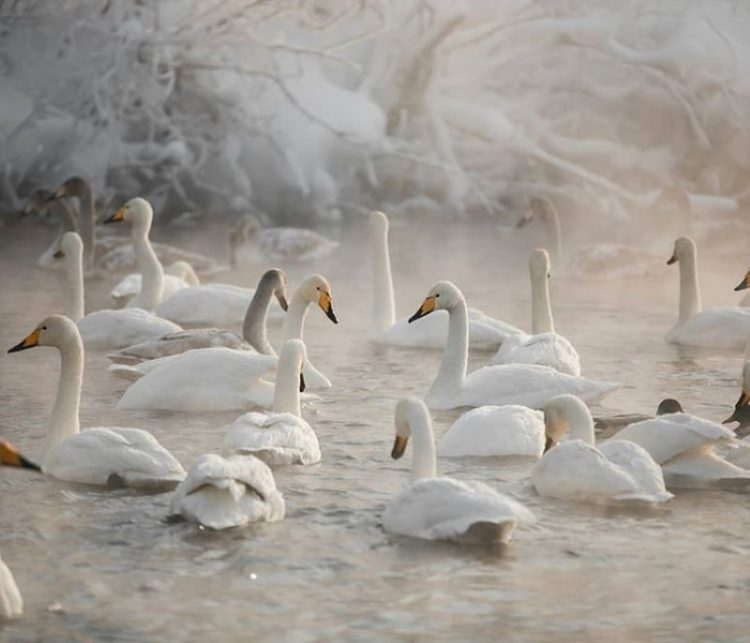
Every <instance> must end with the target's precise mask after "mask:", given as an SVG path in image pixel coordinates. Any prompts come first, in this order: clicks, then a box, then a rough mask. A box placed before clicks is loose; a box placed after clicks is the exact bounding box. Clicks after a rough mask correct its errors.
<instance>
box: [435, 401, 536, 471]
mask: <svg viewBox="0 0 750 643" xmlns="http://www.w3.org/2000/svg"><path fill="white" fill-rule="evenodd" d="M543 451H544V415H543V414H542V412H541V411H535V410H533V409H530V408H529V407H527V406H518V405H516V404H507V405H505V406H480V407H478V408H476V409H472V410H471V411H467V412H466V413H464V414H463V415H462V416H461V417H459V418H458V419H457V420H456V421H455V422H454V423H453V424H452V425H451V426H450V428H449V429H448V430H447V431H446V432H445V433H444V434H443V436H442V437H441V438H440V440H438V445H437V453H438V455H439V456H440V457H441V458H442V457H446V458H460V457H464V456H516V455H518V456H530V457H537V458H538V457H539V456H541V455H542V452H543Z"/></svg>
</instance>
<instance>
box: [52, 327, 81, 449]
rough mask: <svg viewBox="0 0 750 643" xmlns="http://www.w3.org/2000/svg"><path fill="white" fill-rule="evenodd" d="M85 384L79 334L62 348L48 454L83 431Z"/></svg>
mask: <svg viewBox="0 0 750 643" xmlns="http://www.w3.org/2000/svg"><path fill="white" fill-rule="evenodd" d="M82 381H83V344H82V342H81V338H80V335H78V334H77V333H76V334H75V335H73V336H71V337H67V338H66V339H65V341H64V342H63V344H62V346H61V347H60V381H59V383H58V385H57V397H56V398H55V406H54V407H53V409H52V417H51V419H50V425H49V433H48V434H47V451H48V452H49V449H51V448H52V447H54V446H55V445H57V444H59V443H60V442H62V441H63V440H64V439H65V438H69V437H70V436H71V435H75V434H76V433H78V431H79V429H80V424H79V419H78V407H79V403H80V400H81V382H82Z"/></svg>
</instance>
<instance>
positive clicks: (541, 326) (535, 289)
mask: <svg viewBox="0 0 750 643" xmlns="http://www.w3.org/2000/svg"><path fill="white" fill-rule="evenodd" d="M530 272H531V332H532V333H533V334H534V335H536V334H538V333H553V332H555V322H554V321H553V319H552V306H551V305H550V300H549V279H548V278H547V274H546V272H543V271H539V270H534V269H533V268H532V269H531V271H530Z"/></svg>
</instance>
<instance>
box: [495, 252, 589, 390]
mask: <svg viewBox="0 0 750 643" xmlns="http://www.w3.org/2000/svg"><path fill="white" fill-rule="evenodd" d="M529 273H530V275H531V332H532V333H533V334H532V335H527V334H526V333H522V334H520V335H511V336H509V337H507V338H506V339H505V340H503V343H502V344H501V345H500V350H498V352H497V353H496V354H495V356H494V357H493V358H492V363H493V364H539V365H540V366H549V367H550V368H554V369H555V370H556V371H560V372H561V373H567V374H568V375H580V374H581V359H580V357H579V356H578V351H576V349H575V348H573V345H572V344H571V343H570V342H569V341H568V340H567V339H565V337H563V336H562V335H558V334H557V333H556V332H555V324H554V322H553V321H552V307H551V306H550V301H549V284H548V279H549V255H548V254H547V251H546V250H543V249H537V250H534V251H533V252H532V253H531V256H530V257H529Z"/></svg>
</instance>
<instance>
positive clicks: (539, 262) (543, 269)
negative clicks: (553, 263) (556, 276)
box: [529, 248, 550, 279]
mask: <svg viewBox="0 0 750 643" xmlns="http://www.w3.org/2000/svg"><path fill="white" fill-rule="evenodd" d="M549 265H550V261H549V253H548V252H547V251H546V250H545V249H544V248H537V249H536V250H533V251H532V252H531V254H530V255H529V272H530V273H531V276H532V277H540V278H541V279H549V276H550V275H549Z"/></svg>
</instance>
